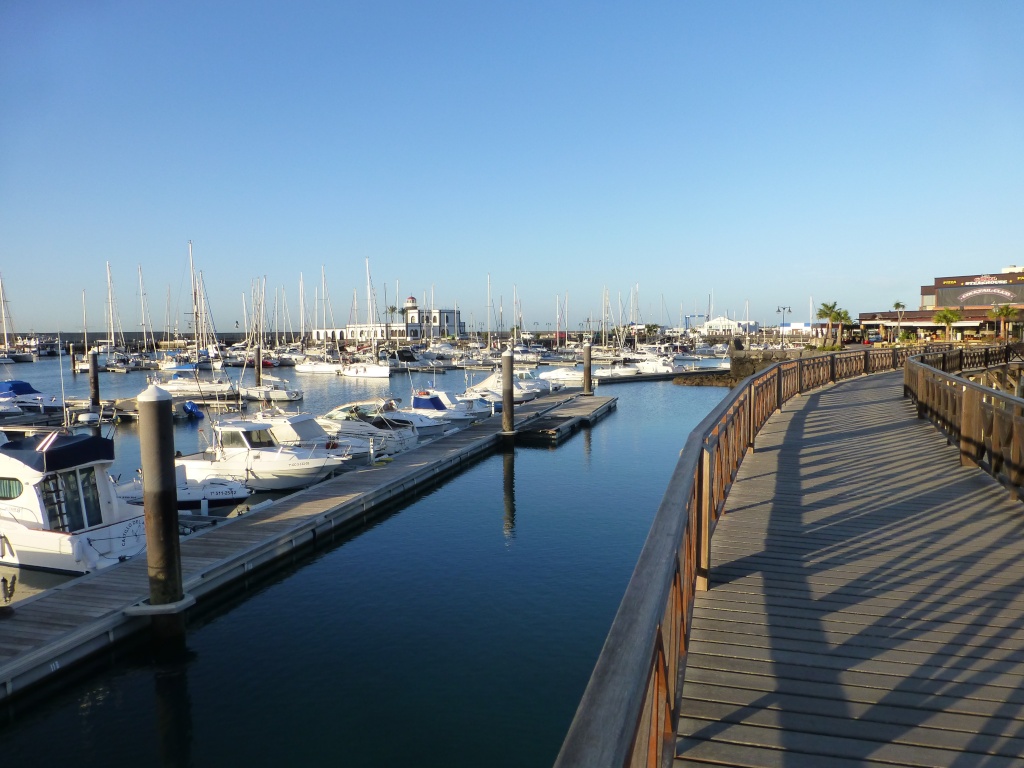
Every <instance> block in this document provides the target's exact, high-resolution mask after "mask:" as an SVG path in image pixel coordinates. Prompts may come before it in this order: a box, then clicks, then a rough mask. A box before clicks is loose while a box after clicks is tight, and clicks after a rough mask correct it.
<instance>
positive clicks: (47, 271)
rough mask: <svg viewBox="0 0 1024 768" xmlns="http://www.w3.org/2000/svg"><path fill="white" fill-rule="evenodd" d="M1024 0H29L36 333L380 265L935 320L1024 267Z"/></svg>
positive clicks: (481, 311) (472, 303)
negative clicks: (899, 311)
mask: <svg viewBox="0 0 1024 768" xmlns="http://www.w3.org/2000/svg"><path fill="white" fill-rule="evenodd" d="M1022 39H1024V3H1020V2H1008V1H1007V2H999V1H998V0H996V1H992V2H985V3H967V2H959V3H949V2H940V1H937V0H928V1H926V2H912V1H906V2H871V1H870V0H869V1H866V2H825V3H822V2H772V3H764V2H710V1H708V2H682V1H681V0H676V1H674V2H664V3H659V2H650V3H645V4H635V3H631V4H627V3H618V4H616V3H595V2H586V3H584V2H578V3H577V2H558V3H550V2H544V3H528V2H520V3H501V2H475V1H474V2H469V1H467V2H429V3H424V2H376V1H375V2H360V3H353V2H283V1H281V2H260V1H259V0H244V1H242V0H236V1H231V0H222V1H220V2H214V3H210V2H192V1H190V0H179V1H178V2H174V3H165V2H139V1H138V0H132V1H128V0H123V1H119V2H102V0H97V1H95V2H88V3H82V2H80V1H79V0H68V1H66V2H62V1H47V0H42V1H40V0H6V1H5V2H3V3H0V105H2V109H0V276H2V278H3V285H4V290H5V293H6V294H7V298H8V302H9V306H10V310H11V313H12V315H13V318H14V322H15V325H16V330H18V331H26V330H28V329H30V328H32V329H35V330H57V329H61V330H64V331H78V330H80V329H81V325H82V292H83V291H85V297H86V306H87V311H88V315H89V325H90V328H91V329H93V328H94V329H99V328H102V326H103V315H104V307H105V302H106V267H105V265H106V262H108V261H109V262H110V264H111V270H112V273H113V281H114V287H115V290H116V296H117V309H118V314H119V316H120V318H121V321H122V326H123V327H124V329H125V330H133V329H134V328H135V327H136V326H137V324H138V322H139V318H140V310H139V309H138V306H139V303H140V298H139V289H138V268H139V266H140V265H141V268H142V274H143V278H144V281H145V288H146V298H147V302H148V304H149V312H150V315H151V316H152V318H153V319H154V321H155V322H156V324H157V326H158V328H162V327H163V324H164V317H165V314H166V312H167V307H168V298H167V297H168V293H170V296H171V299H170V311H171V313H172V314H174V315H176V316H178V317H180V316H181V315H182V314H183V313H184V312H186V311H187V309H188V308H187V306H186V305H187V304H188V301H187V293H186V286H187V282H188V250H187V242H188V241H189V240H192V241H193V251H194V256H195V261H196V265H197V268H199V269H201V270H202V272H203V278H204V282H205V284H206V287H207V292H208V294H209V297H210V302H211V306H212V308H213V313H214V318H215V321H216V323H217V326H218V328H221V329H228V328H233V326H234V322H235V321H236V320H240V319H241V318H242V297H243V294H244V295H246V296H248V295H249V294H250V291H251V286H252V283H253V281H254V280H262V279H263V278H266V285H267V290H268V294H273V293H274V292H284V294H285V295H286V297H287V304H288V307H289V311H290V314H291V316H292V319H293V324H295V325H298V283H299V275H300V273H302V274H303V275H304V278H305V285H306V294H307V296H306V299H307V303H310V304H311V303H312V302H313V297H314V290H313V289H314V286H318V285H319V283H320V270H321V266H323V267H324V270H325V274H326V280H327V286H328V292H329V295H330V299H331V306H332V309H333V314H334V318H335V320H336V321H337V322H339V323H344V322H345V321H346V320H347V319H348V317H349V312H350V309H351V304H352V294H353V291H354V290H356V291H358V293H359V307H360V314H362V315H365V304H366V287H365V284H366V278H365V260H366V259H369V260H370V268H371V271H372V274H373V282H374V285H375V288H376V291H377V295H378V298H377V301H378V303H379V304H380V305H383V304H384V286H385V284H386V285H387V302H388V303H400V302H395V292H396V288H397V290H398V291H400V292H401V294H402V298H404V297H405V296H408V295H410V294H413V295H415V296H416V297H417V298H419V299H420V300H421V301H422V300H424V298H426V300H427V301H429V297H430V294H431V291H433V297H434V302H435V304H437V305H442V306H451V305H453V304H456V303H457V304H458V306H459V307H460V309H462V310H463V312H464V317H465V319H466V320H468V321H471V322H475V323H477V324H479V325H481V326H482V325H483V324H484V323H485V322H486V315H487V310H486V302H487V281H488V275H490V283H491V292H492V301H493V303H494V305H495V312H496V311H497V305H498V304H499V301H500V302H502V303H503V305H504V312H505V315H504V316H505V322H506V325H507V324H508V322H509V317H510V316H511V307H512V296H513V291H515V292H516V294H517V295H518V297H519V299H520V301H521V304H522V310H523V319H524V322H525V324H526V326H527V327H528V328H530V327H531V326H532V325H533V324H534V323H537V324H538V327H539V328H540V329H545V328H546V326H547V325H548V324H549V323H550V324H552V325H553V324H554V322H555V302H556V298H555V297H556V296H560V297H562V298H563V299H564V297H565V295H566V294H568V311H569V323H570V326H571V327H573V328H576V327H577V326H578V325H579V323H581V322H583V321H584V320H585V319H586V318H587V317H588V316H590V317H595V318H596V317H599V316H600V313H601V308H602V296H603V294H604V291H605V290H606V289H607V291H608V294H609V296H610V300H611V305H612V311H613V313H614V314H615V315H616V317H617V316H618V313H619V307H620V305H621V306H622V307H623V308H624V310H623V311H626V310H628V308H629V306H630V304H631V300H630V296H631V293H632V292H633V291H637V292H638V294H639V310H640V315H641V319H642V320H643V321H644V322H666V323H673V324H674V323H676V322H677V321H678V317H679V314H680V308H681V307H682V309H683V311H684V312H686V313H693V312H694V311H697V312H705V311H706V309H707V306H708V303H709V296H710V295H711V294H712V293H713V294H714V311H715V314H721V313H723V312H726V311H728V312H729V313H730V314H735V315H736V316H738V317H740V318H742V317H743V316H744V314H745V313H746V312H747V311H748V309H747V307H748V306H749V315H750V317H751V319H756V320H761V321H767V322H770V323H774V322H776V321H777V320H778V315H777V313H776V308H777V307H778V306H779V305H780V304H783V305H788V306H791V307H792V308H793V310H794V312H793V314H794V316H795V317H794V319H795V320H801V319H806V316H807V315H808V312H809V311H808V303H809V301H810V300H812V299H813V302H814V304H815V305H817V304H820V303H821V302H824V301H837V302H838V303H839V305H840V306H841V307H844V308H846V309H848V310H849V311H850V312H851V313H852V314H854V315H856V314H857V313H858V312H862V311H872V310H878V309H885V308H888V307H889V306H891V304H892V303H893V302H894V301H897V300H900V301H903V302H905V303H906V304H907V305H908V306H909V307H916V306H917V304H918V301H919V287H920V286H921V285H923V284H925V283H929V282H931V279H932V278H933V277H935V276H939V275H948V274H966V273H973V272H987V271H998V270H999V269H1001V268H1002V267H1004V266H1008V265H1010V264H1024V45H1021V42H1020V41H1021V40H1022Z"/></svg>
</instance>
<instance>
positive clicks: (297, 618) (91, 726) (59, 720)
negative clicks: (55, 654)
mask: <svg viewBox="0 0 1024 768" xmlns="http://www.w3.org/2000/svg"><path fill="white" fill-rule="evenodd" d="M4 373H6V375H3V374H4ZM227 373H228V374H229V375H237V374H232V371H231V370H228V371H227ZM275 375H279V376H281V377H282V378H285V379H287V380H289V381H292V382H295V383H297V385H298V386H300V387H301V388H303V389H304V390H305V393H306V396H305V400H304V401H302V402H301V403H300V407H301V408H302V409H303V410H309V411H311V412H314V413H321V412H323V411H325V410H327V409H328V408H330V407H332V406H334V405H338V404H340V403H342V402H346V401H350V400H356V399H361V398H364V397H370V396H380V395H383V394H386V393H390V394H393V395H397V396H399V397H403V399H407V398H408V393H409V392H410V391H411V390H412V389H414V388H417V387H422V386H424V385H426V384H431V383H433V381H432V379H431V378H430V377H428V376H426V375H425V374H413V375H412V376H411V377H410V376H408V375H402V376H395V377H392V379H391V380H390V381H383V382H362V381H356V380H345V379H340V378H336V377H322V376H309V375H306V376H303V375H299V374H295V373H294V372H293V371H290V370H288V369H277V370H276V371H275ZM482 375H483V374H479V373H478V374H477V376H478V377H479V376H482ZM0 378H23V379H25V380H28V381H30V382H31V383H32V384H33V385H34V386H36V388H37V389H40V390H43V391H54V392H56V391H59V387H60V375H59V370H58V365H57V362H56V361H55V360H54V361H50V360H42V361H40V362H38V363H34V364H23V365H18V366H7V370H6V371H3V372H0ZM69 381H70V375H69V374H67V373H65V375H64V383H65V388H66V391H67V392H68V393H75V394H81V393H83V392H84V393H87V392H88V382H87V381H86V380H85V377H84V376H81V375H80V376H79V377H77V379H75V380H74V381H73V382H70V384H69ZM436 383H437V385H438V386H439V387H443V388H446V389H450V390H454V391H461V390H462V389H464V388H465V381H464V377H463V373H462V372H449V373H447V374H444V375H443V376H437V382H436ZM54 384H56V386H54ZM144 386H145V381H144V377H143V376H142V375H141V374H101V383H100V387H101V395H102V397H104V398H111V397H115V396H118V397H120V396H133V395H135V394H137V393H138V392H139V391H141V389H143V388H144ZM403 393H404V394H403ZM725 393H726V390H725V389H722V388H710V387H680V386H676V385H673V384H672V383H671V382H669V381H663V382H644V383H630V384H622V385H610V386H602V387H600V388H599V389H598V394H602V395H613V396H615V397H618V398H619V401H618V407H617V408H616V410H615V411H613V412H612V413H611V414H610V415H609V416H608V417H607V418H606V419H605V420H603V421H602V422H600V423H599V424H597V425H596V426H594V427H593V428H589V429H584V430H583V431H581V432H580V433H578V434H576V435H575V436H573V437H572V438H570V439H569V440H568V441H567V442H565V443H564V444H562V445H561V446H559V447H558V448H547V447H537V448H533V447H524V446H517V447H516V448H515V449H514V450H512V451H508V452H505V453H498V454H494V455H492V456H490V457H487V458H484V459H482V460H480V461H479V462H477V463H476V464H474V465H472V466H471V467H469V468H468V469H467V470H465V471H463V472H461V473H460V474H458V475H456V476H454V477H452V478H450V479H449V480H447V481H446V482H444V483H443V484H440V485H437V486H436V487H432V488H428V489H425V490H423V491H422V492H421V493H419V494H418V495H417V496H416V497H415V498H412V499H409V500H407V501H406V502H405V503H403V504H402V505H400V506H396V507H395V508H394V510H393V511H392V512H391V513H390V514H389V515H386V516H384V517H381V518H379V519H378V520H377V522H376V523H375V524H374V525H372V526H371V527H369V528H367V529H364V530H361V531H358V532H356V533H353V534H350V535H345V536H337V537H334V538H333V539H332V540H330V541H327V542H321V543H320V544H319V545H318V547H317V548H316V549H314V550H309V551H307V552H306V553H302V554H300V555H299V556H297V557H296V559H294V560H293V561H292V562H290V563H288V564H286V565H284V566H283V567H281V568H279V569H277V570H275V571H273V572H272V574H270V575H267V576H263V577H259V578H256V579H254V580H252V581H250V582H248V583H247V584H245V585H242V586H241V587H240V588H239V589H238V590H237V591H236V592H235V593H233V594H232V595H230V596H227V597H225V598H224V599H223V600H219V601H218V602H217V604H216V605H207V606H201V610H200V612H199V613H197V614H195V615H193V616H192V617H190V622H189V629H188V636H187V647H188V651H187V654H186V656H185V657H184V658H183V659H180V660H177V661H175V662H173V663H168V662H166V661H159V662H158V661H156V660H154V659H153V658H152V657H151V653H150V651H149V650H148V648H147V647H146V646H145V645H144V644H142V643H139V644H133V645H126V646H124V647H122V648H120V649H118V650H117V651H116V652H115V653H112V654H108V655H105V656H103V657H102V658H101V659H99V660H97V662H95V663H93V664H90V665H88V667H87V668H85V669H82V670H81V671H80V673H79V674H75V675H74V676H73V677H70V678H67V679H64V680H62V681H61V682H60V684H59V685H55V686H50V687H48V688H46V689H45V690H43V691H41V692H40V693H39V694H38V695H32V696H28V697H25V698H22V699H15V700H14V701H13V702H11V703H9V704H6V705H4V706H3V709H2V710H0V715H2V717H0V741H2V743H3V745H4V749H3V752H4V756H5V762H9V763H10V764H11V765H58V764H61V763H70V762H74V763H76V764H78V765H84V766H93V765H95V766H100V765H103V766H106V765H109V764H110V763H111V762H115V761H116V762H119V763H120V762H126V763H131V764H135V765H164V766H223V765H247V766H281V765H331V766H398V765H406V764H415V765H417V766H421V767H426V768H431V767H433V766H438V767H440V766H446V767H451V766H480V765H487V766H549V765H551V763H552V762H553V761H554V759H555V756H556V755H557V752H558V749H559V747H560V745H561V742H562V739H563V737H564V735H565V732H566V730H567V728H568V726H569V722H570V721H571V719H572V716H573V713H574V712H575V709H576V706H577V704H578V703H579V699H580V696H581V695H582V692H583V689H584V687H585V686H586V683H587V680H588V678H589V676H590V672H591V670H592V668H593V665H594V662H595V660H596V658H597V655H598V653H599V651H600V648H601V645H602V644H603V642H604V638H605V635H606V634H607V631H608V627H609V625H610V623H611V620H612V617H613V616H614V614H615V611H616V609H617V607H618V604H619V601H620V599H621V597H622V593H623V591H624V589H625V586H626V583H627V582H628V580H629V577H630V574H631V573H632V570H633V567H634V565H635V563H636V559H637V556H638V554H639V551H640V548H641V546H642V544H643V541H644V538H645V537H646V535H647V531H648V528H649V527H650V523H651V520H652V519H653V516H654V512H655V510H656V509H657V506H658V503H659V501H660V499H661V497H662V495H663V493H664V491H665V488H666V486H667V483H668V480H669V477H670V475H671V472H672V469H673V467H674V466H675V463H676V460H677V458H678V455H679V450H680V449H681V448H682V445H683V442H684V441H685V439H686V436H687V434H688V433H689V431H690V430H691V429H692V428H693V427H694V426H696V424H697V423H698V422H699V421H700V420H701V419H702V418H703V417H704V416H705V415H706V414H707V413H708V411H709V410H710V409H711V408H712V407H714V405H715V404H716V403H717V402H719V401H720V400H721V399H722V397H724V395H725ZM208 428H209V426H208V422H207V423H205V424H204V422H198V423H188V422H183V423H180V424H178V425H177V426H176V428H175V444H176V448H178V449H179V450H183V452H188V451H189V450H191V449H194V448H195V447H198V446H200V445H201V444H202V442H201V441H202V440H203V439H204V434H205V430H207V429H208ZM106 429H109V428H105V430H106ZM200 429H202V430H204V432H203V433H200V431H199V430H200ZM135 430H136V428H135V426H134V425H118V426H117V428H116V433H115V441H116V446H117V452H118V463H117V465H116V467H117V469H116V471H120V472H131V471H134V468H135V466H137V461H138V438H137V433H136V431H135ZM2 632H3V619H2V617H0V633H2Z"/></svg>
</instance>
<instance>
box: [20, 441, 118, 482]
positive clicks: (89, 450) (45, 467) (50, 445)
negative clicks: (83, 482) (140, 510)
mask: <svg viewBox="0 0 1024 768" xmlns="http://www.w3.org/2000/svg"><path fill="white" fill-rule="evenodd" d="M0 456H6V457H10V458H11V459H14V460H15V461H18V462H20V463H22V464H24V465H25V466H27V467H29V468H31V469H34V470H35V471H36V472H40V473H42V472H56V471H58V470H61V469H68V468H70V467H78V466H81V465H83V464H90V463H92V462H96V461H113V460H114V441H113V440H111V439H110V438H107V437H96V436H94V435H62V434H60V433H56V432H52V433H50V434H48V435H31V436H29V437H24V438H22V439H20V440H12V441H10V442H8V443H4V444H3V445H0Z"/></svg>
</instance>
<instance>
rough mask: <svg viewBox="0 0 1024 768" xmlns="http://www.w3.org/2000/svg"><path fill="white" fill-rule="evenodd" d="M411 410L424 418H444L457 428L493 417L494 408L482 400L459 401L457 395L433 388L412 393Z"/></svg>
mask: <svg viewBox="0 0 1024 768" xmlns="http://www.w3.org/2000/svg"><path fill="white" fill-rule="evenodd" d="M411 408H412V411H413V412H414V413H420V414H423V415H424V416H430V417H433V418H439V417H440V418H445V419H447V420H448V421H450V422H451V423H452V424H454V425H455V426H457V427H462V426H468V425H469V424H472V423H473V422H476V421H481V420H482V419H486V418H489V417H491V416H493V415H494V406H493V405H492V404H491V403H489V402H487V401H486V400H483V399H482V398H472V399H468V400H465V399H460V398H459V396H458V395H454V394H452V393H450V392H446V391H445V390H443V389H433V388H428V389H423V390H420V391H419V392H415V393H413V396H412V407H411ZM434 414H437V416H434Z"/></svg>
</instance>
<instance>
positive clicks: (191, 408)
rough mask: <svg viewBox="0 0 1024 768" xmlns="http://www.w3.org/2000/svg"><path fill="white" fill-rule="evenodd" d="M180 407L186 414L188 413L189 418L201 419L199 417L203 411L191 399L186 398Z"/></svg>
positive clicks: (201, 416)
mask: <svg viewBox="0 0 1024 768" xmlns="http://www.w3.org/2000/svg"><path fill="white" fill-rule="evenodd" d="M181 408H182V410H183V411H185V413H186V414H188V416H189V417H190V418H193V419H201V418H203V412H202V411H201V410H199V406H198V405H196V404H195V403H194V402H192V401H191V400H186V401H185V404H184V405H183V406H182V407H181Z"/></svg>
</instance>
